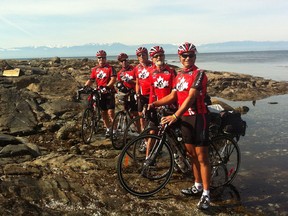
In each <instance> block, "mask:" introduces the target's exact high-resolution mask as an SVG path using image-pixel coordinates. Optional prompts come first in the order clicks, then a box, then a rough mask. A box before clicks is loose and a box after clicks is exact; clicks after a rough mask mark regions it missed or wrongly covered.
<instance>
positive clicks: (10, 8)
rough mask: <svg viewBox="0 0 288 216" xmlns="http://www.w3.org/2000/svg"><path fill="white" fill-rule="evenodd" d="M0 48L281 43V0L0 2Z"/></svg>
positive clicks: (284, 31) (285, 30) (284, 16)
mask: <svg viewBox="0 0 288 216" xmlns="http://www.w3.org/2000/svg"><path fill="white" fill-rule="evenodd" d="M0 5H1V7H0V48H5V49H7V48H15V47H22V46H41V45H45V46H46V45H48V46H72V45H83V44H87V43H100V44H102V43H113V42H120V43H123V44H127V45H138V44H145V43H155V44H157V43H172V44H179V43H181V42H184V41H190V42H193V43H195V44H196V45H202V44H206V43H218V42H225V41H243V40H254V41H287V40H288V25H287V20H288V12H287V11H288V1H287V0H237V1H236V0H171V1H168V0H146V1H144V0H141V1H140V0H102V1H100V0H0Z"/></svg>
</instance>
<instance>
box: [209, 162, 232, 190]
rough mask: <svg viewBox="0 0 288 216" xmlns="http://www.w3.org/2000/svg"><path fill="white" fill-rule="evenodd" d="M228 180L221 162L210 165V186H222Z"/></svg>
mask: <svg viewBox="0 0 288 216" xmlns="http://www.w3.org/2000/svg"><path fill="white" fill-rule="evenodd" d="M227 181H228V172H227V168H226V166H225V165H223V164H219V165H217V166H212V168H211V182H210V186H211V188H218V187H222V186H223V185H225V184H226V182H227Z"/></svg>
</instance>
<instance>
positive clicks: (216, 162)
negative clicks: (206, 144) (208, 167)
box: [210, 136, 241, 185]
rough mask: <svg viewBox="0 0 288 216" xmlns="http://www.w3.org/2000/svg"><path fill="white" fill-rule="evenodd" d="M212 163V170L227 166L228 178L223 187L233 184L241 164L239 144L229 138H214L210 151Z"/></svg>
mask: <svg viewBox="0 0 288 216" xmlns="http://www.w3.org/2000/svg"><path fill="white" fill-rule="evenodd" d="M210 161H211V164H212V168H213V166H214V167H217V166H220V165H221V166H222V165H224V166H225V169H226V170H225V172H226V175H227V178H226V181H225V182H224V183H223V184H222V185H224V184H229V183H231V182H232V181H233V180H234V179H235V177H236V174H237V172H238V170H239V166H240V162H241V155H240V150H239V147H238V145H237V143H236V142H235V141H234V140H233V139H232V138H230V137H228V136H219V137H214V138H213V139H212V145H211V149H210ZM212 174H213V173H212ZM212 177H213V176H212Z"/></svg>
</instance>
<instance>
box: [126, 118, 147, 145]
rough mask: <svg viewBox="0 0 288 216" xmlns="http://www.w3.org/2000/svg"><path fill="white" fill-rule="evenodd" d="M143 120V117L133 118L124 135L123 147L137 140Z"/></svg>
mask: <svg viewBox="0 0 288 216" xmlns="http://www.w3.org/2000/svg"><path fill="white" fill-rule="evenodd" d="M141 118H143V116H136V117H134V118H132V119H131V120H130V121H129V122H128V124H127V128H126V129H125V131H124V134H123V146H124V145H126V144H127V143H128V142H130V141H131V140H133V139H135V138H136V137H138V136H139V134H140V133H141V132H140V119H141Z"/></svg>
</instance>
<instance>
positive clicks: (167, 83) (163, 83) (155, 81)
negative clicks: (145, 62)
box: [149, 65, 176, 103]
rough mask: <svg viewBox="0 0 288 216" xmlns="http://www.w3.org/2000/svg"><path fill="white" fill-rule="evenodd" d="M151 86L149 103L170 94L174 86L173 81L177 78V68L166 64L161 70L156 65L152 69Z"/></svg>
mask: <svg viewBox="0 0 288 216" xmlns="http://www.w3.org/2000/svg"><path fill="white" fill-rule="evenodd" d="M150 71H151V76H150V82H151V88H150V97H149V103H152V102H154V101H157V100H160V99H161V98H163V97H165V96H166V95H168V94H170V92H171V90H172V88H173V82H174V78H175V74H176V72H175V70H174V69H172V68H170V67H169V66H168V65H165V67H164V68H163V69H161V70H160V71H159V70H158V69H157V68H156V66H155V65H154V66H153V67H152V68H151V69H150Z"/></svg>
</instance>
